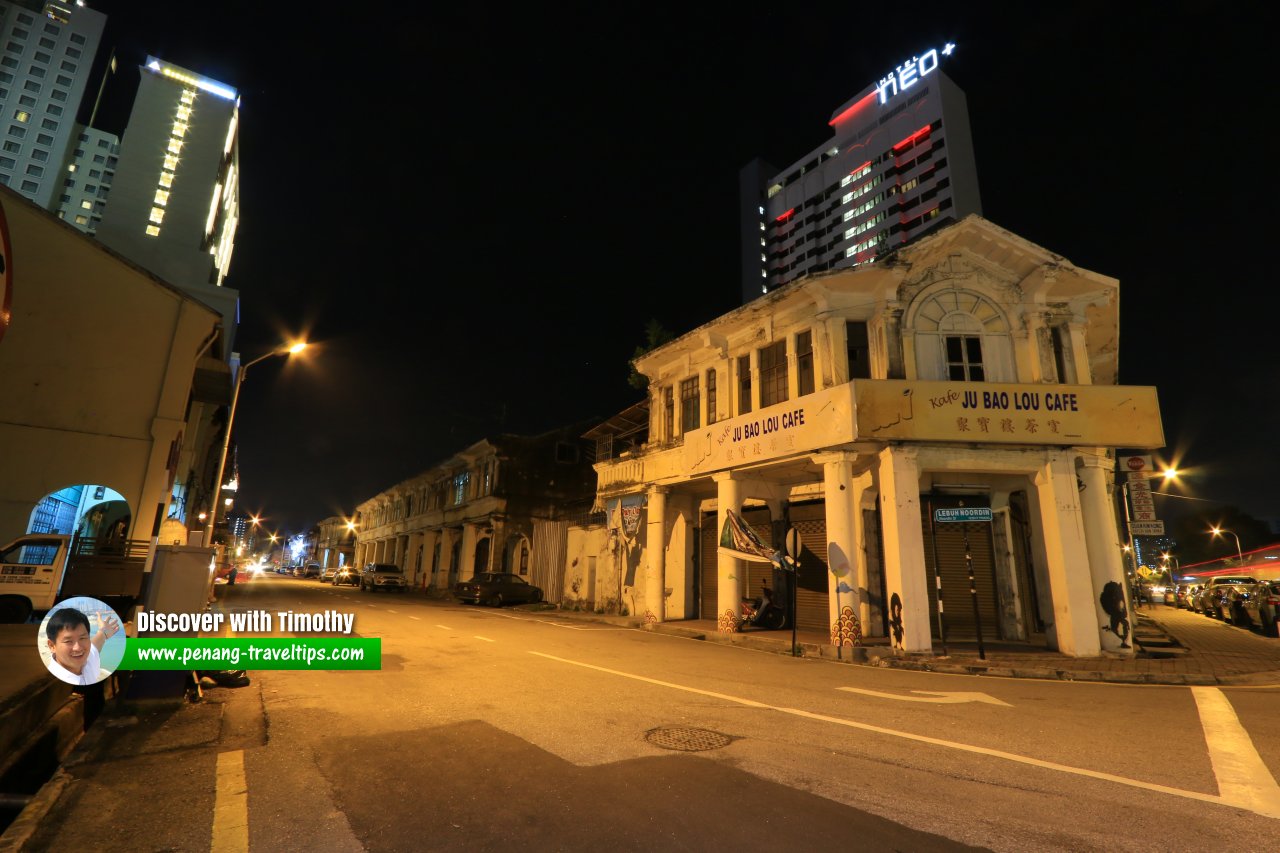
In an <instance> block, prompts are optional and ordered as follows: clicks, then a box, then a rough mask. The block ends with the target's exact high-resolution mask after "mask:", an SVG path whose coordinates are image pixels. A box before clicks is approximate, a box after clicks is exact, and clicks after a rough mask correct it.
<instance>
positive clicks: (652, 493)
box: [644, 486, 667, 625]
mask: <svg viewBox="0 0 1280 853" xmlns="http://www.w3.org/2000/svg"><path fill="white" fill-rule="evenodd" d="M647 516H648V524H647V525H646V526H645V558H646V559H645V571H644V606H645V611H644V623H645V624H646V625H651V624H653V623H655V622H662V621H664V619H665V615H666V586H667V580H666V559H667V490H666V489H664V488H662V487H661V486H650V487H649V512H648V514H647Z"/></svg>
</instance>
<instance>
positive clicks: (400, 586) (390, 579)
mask: <svg viewBox="0 0 1280 853" xmlns="http://www.w3.org/2000/svg"><path fill="white" fill-rule="evenodd" d="M408 588H409V583H408V581H406V580H405V579H404V572H402V571H400V567H399V566H396V565H392V564H390V563H369V564H368V565H367V566H365V567H364V570H363V571H362V572H360V591H361V592H377V591H378V590H380V589H381V590H386V591H387V592H390V591H391V590H393V589H394V590H395V591H396V592H404V591H405V590H406V589H408Z"/></svg>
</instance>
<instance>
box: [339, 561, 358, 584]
mask: <svg viewBox="0 0 1280 853" xmlns="http://www.w3.org/2000/svg"><path fill="white" fill-rule="evenodd" d="M333 585H334V586H359V585H360V570H359V569H357V568H356V567H355V566H350V565H348V566H343V567H342V568H340V569H338V571H337V573H336V574H335V575H334V576H333Z"/></svg>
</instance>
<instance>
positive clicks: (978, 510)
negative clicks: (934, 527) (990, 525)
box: [933, 506, 991, 523]
mask: <svg viewBox="0 0 1280 853" xmlns="http://www.w3.org/2000/svg"><path fill="white" fill-rule="evenodd" d="M933 520H934V521H937V522H939V523H941V522H948V521H991V507H986V506H962V507H956V508H955V509H935V510H934V511H933Z"/></svg>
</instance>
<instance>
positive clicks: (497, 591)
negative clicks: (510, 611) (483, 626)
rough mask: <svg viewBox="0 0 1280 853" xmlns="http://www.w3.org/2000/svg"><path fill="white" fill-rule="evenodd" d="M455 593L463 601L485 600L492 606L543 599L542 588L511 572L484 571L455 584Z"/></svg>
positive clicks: (478, 602)
mask: <svg viewBox="0 0 1280 853" xmlns="http://www.w3.org/2000/svg"><path fill="white" fill-rule="evenodd" d="M453 594H454V596H455V597H456V598H457V599H458V600H459V601H461V602H463V603H467V602H470V603H472V604H480V603H481V602H484V603H485V604H487V605H489V606H490V607H501V606H502V605H504V604H536V603H537V602H539V601H542V590H541V589H539V588H538V587H536V586H534V585H533V584H531V583H529V582H528V581H526V580H525V579H524V578H522V577H520V576H519V575H514V574H511V573H510V572H482V573H481V574H478V575H476V576H475V577H473V578H472V579H471V580H467V581H459V582H458V583H456V584H454V585H453Z"/></svg>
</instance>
